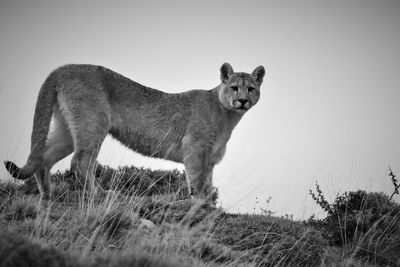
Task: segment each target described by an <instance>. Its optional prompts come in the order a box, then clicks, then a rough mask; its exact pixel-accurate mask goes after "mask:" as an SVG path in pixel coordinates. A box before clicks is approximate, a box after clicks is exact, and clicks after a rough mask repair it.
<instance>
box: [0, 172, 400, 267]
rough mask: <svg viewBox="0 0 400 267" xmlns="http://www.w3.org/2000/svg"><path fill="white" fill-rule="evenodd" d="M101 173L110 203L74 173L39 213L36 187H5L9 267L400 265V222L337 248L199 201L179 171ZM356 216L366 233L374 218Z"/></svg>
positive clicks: (276, 222) (299, 226)
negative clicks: (28, 266)
mask: <svg viewBox="0 0 400 267" xmlns="http://www.w3.org/2000/svg"><path fill="white" fill-rule="evenodd" d="M96 174H97V176H98V177H97V179H98V180H99V181H100V183H101V184H102V186H103V187H104V188H106V189H108V190H109V191H108V193H107V194H106V195H104V196H103V197H100V198H99V197H98V196H94V195H93V194H92V193H90V192H87V191H85V190H84V189H83V188H84V186H83V183H82V181H76V179H75V177H74V176H73V175H72V174H71V173H70V172H64V173H60V172H58V173H56V174H55V175H53V176H52V181H53V183H54V184H55V187H54V191H53V197H52V199H51V200H49V201H48V202H46V203H42V205H41V206H40V207H39V206H38V205H37V204H38V200H39V197H38V192H37V190H36V188H35V183H34V182H32V181H28V182H27V183H26V184H23V185H22V186H17V185H15V184H13V183H12V182H9V183H5V184H2V185H1V186H0V200H1V202H0V227H1V229H3V232H2V233H0V258H1V259H4V260H3V261H2V262H7V263H8V264H9V266H12V265H13V264H14V265H16V264H18V259H22V260H23V261H26V262H34V263H35V264H38V265H37V266H180V265H182V266H288V265H290V266H299V265H303V266H315V265H335V264H336V265H343V264H348V263H349V262H351V264H356V265H357V264H360V265H361V264H363V263H364V262H367V261H369V262H371V263H375V264H381V263H389V264H396V262H395V261H393V257H395V256H397V255H398V254H396V253H397V251H398V248H399V247H398V245H399V242H398V241H399V239H398V238H397V237H399V236H400V234H399V227H398V223H399V221H398V218H399V216H398V214H394V213H393V214H391V215H390V214H387V216H386V217H385V218H384V217H381V218H380V219H379V220H376V221H374V224H373V227H375V228H373V227H372V228H371V227H370V228H368V230H366V231H364V232H362V235H356V237H354V238H353V239H352V248H353V249H352V250H349V249H348V248H347V247H346V246H347V245H346V244H345V243H340V242H339V243H334V242H332V240H333V239H332V236H330V232H329V231H328V230H329V228H327V227H329V225H326V224H324V223H325V222H324V221H322V222H317V221H316V220H314V223H311V222H309V223H308V224H306V225H305V224H304V223H303V222H298V221H293V220H292V219H290V218H289V219H288V218H286V219H283V218H277V217H273V216H272V214H267V215H243V214H229V213H225V212H224V211H223V210H222V209H219V208H215V206H214V205H212V204H210V203H205V202H202V201H199V200H195V199H193V200H191V199H190V198H189V196H188V192H187V189H186V179H185V177H184V174H183V173H181V172H178V171H172V172H163V171H150V170H144V169H137V168H133V167H129V168H128V167H123V168H119V169H118V170H113V169H111V168H108V167H103V166H100V167H99V168H98V169H97V171H96ZM321 193H322V192H321ZM329 205H330V204H329V203H328V206H329ZM367 206H368V205H367V204H366V203H364V204H363V207H367ZM329 207H330V206H329ZM347 218H350V217H347ZM357 218H358V219H359V220H360V221H359V224H358V225H361V221H363V220H364V219H365V218H364V219H362V220H361V219H360V218H359V217H357ZM368 218H369V217H368ZM340 222H341V223H342V221H340ZM337 225H339V226H341V227H342V224H337ZM382 226H384V227H383V228H382ZM356 228H357V229H361V228H360V227H356ZM374 229H375V230H374ZM357 231H358V232H359V230H357ZM358 232H357V233H358ZM371 251H374V253H371ZM378 251H379V253H378ZM10 252H13V253H14V252H15V253H14V254H11V253H10ZM12 255H18V256H12ZM24 255H25V256H24ZM40 259H41V260H40ZM43 262H46V264H47V265H43V264H44V263H43ZM40 264H42V265H40ZM0 266H2V265H1V264H0Z"/></svg>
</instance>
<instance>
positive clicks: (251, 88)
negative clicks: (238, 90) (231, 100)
mask: <svg viewBox="0 0 400 267" xmlns="http://www.w3.org/2000/svg"><path fill="white" fill-rule="evenodd" d="M247 90H248V91H249V93H254V91H255V90H256V88H254V87H249V89H247Z"/></svg>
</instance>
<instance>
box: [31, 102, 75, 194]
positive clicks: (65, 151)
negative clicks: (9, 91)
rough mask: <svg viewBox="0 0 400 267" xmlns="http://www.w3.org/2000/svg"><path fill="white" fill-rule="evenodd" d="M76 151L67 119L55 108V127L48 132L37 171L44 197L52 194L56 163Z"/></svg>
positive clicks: (40, 189) (36, 176)
mask: <svg viewBox="0 0 400 267" xmlns="http://www.w3.org/2000/svg"><path fill="white" fill-rule="evenodd" d="M73 151H74V146H73V142H72V136H71V133H70V131H69V129H68V126H67V124H66V121H65V119H64V118H63V117H62V116H61V114H60V112H59V111H58V110H57V108H55V111H54V113H53V128H52V129H51V131H50V133H49V134H48V137H47V140H46V148H45V152H44V154H43V164H42V166H41V167H40V168H39V169H38V170H37V171H36V172H35V178H36V181H37V184H38V188H39V191H40V193H41V197H42V199H47V198H49V197H50V195H51V191H52V190H51V183H50V170H51V168H52V167H53V165H54V164H55V163H57V162H58V161H60V160H61V159H63V158H65V157H66V156H68V155H69V154H71V153H72V152H73Z"/></svg>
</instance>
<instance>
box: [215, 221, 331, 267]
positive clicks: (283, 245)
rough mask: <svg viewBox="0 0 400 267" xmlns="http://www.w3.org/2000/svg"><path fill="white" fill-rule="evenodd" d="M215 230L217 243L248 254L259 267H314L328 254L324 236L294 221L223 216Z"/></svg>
mask: <svg viewBox="0 0 400 267" xmlns="http://www.w3.org/2000/svg"><path fill="white" fill-rule="evenodd" d="M218 222H219V223H218V224H217V226H216V227H215V229H214V238H215V239H216V240H217V242H219V243H221V244H224V245H226V246H229V247H231V248H233V249H234V250H236V251H247V252H248V253H249V255H250V256H251V257H252V258H253V259H254V261H255V262H256V263H257V266H276V265H281V266H288V265H289V266H298V265H306V266H315V265H319V264H320V263H321V261H322V259H323V256H324V254H325V249H324V247H325V246H326V245H327V241H326V240H325V239H324V238H323V237H322V236H321V234H320V233H319V232H318V231H316V230H314V229H312V228H310V227H305V226H304V225H301V224H299V223H296V222H294V221H292V220H288V219H282V218H274V217H268V216H263V215H236V214H224V215H222V216H221V217H220V218H218Z"/></svg>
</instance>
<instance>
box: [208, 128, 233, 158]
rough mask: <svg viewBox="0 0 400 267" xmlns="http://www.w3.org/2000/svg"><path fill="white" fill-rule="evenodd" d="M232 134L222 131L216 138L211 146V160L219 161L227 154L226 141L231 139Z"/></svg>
mask: <svg viewBox="0 0 400 267" xmlns="http://www.w3.org/2000/svg"><path fill="white" fill-rule="evenodd" d="M229 137H230V135H228V134H226V133H220V134H219V135H217V136H216V137H215V139H214V142H213V144H212V147H211V153H210V161H211V162H212V163H213V164H217V163H219V162H220V161H221V160H222V158H223V157H224V155H225V151H226V143H227V142H228V140H229Z"/></svg>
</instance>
